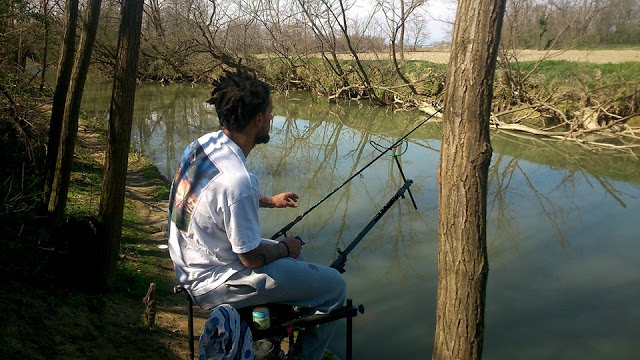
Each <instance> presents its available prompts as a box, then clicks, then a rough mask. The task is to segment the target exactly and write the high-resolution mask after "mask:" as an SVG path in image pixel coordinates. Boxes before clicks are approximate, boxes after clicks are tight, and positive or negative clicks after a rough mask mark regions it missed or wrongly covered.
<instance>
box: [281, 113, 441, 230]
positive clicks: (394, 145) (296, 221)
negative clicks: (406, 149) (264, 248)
mask: <svg viewBox="0 0 640 360" xmlns="http://www.w3.org/2000/svg"><path fill="white" fill-rule="evenodd" d="M440 111H442V108H440V109H438V110H436V111H435V112H434V113H433V114H431V115H429V117H427V118H426V119H424V120H423V121H422V122H420V123H419V124H418V125H416V126H415V127H414V128H413V129H411V131H409V132H408V133H406V134H405V135H404V136H403V137H401V138H400V139H398V141H396V142H395V143H393V144H392V145H391V146H389V147H387V148H386V149H385V150H384V151H381V152H380V154H379V155H378V156H376V157H375V158H374V159H373V160H371V161H369V163H368V164H366V165H365V166H363V167H362V169H360V170H358V171H357V172H356V173H355V174H353V175H351V177H349V178H348V179H347V180H345V181H344V182H343V183H342V184H341V185H340V186H338V187H337V188H335V189H333V191H331V192H330V193H328V194H327V195H325V196H324V197H323V198H322V199H320V201H318V202H317V203H315V204H314V205H313V206H312V207H310V208H309V210H307V211H305V212H304V213H302V214H301V215H298V216H296V218H295V219H293V220H292V221H291V222H290V223H288V224H287V225H285V226H284V227H283V228H282V229H280V230H279V231H278V232H277V233H275V234H273V235H272V236H271V238H270V239H271V240H275V239H277V238H279V237H280V236H282V235H286V233H287V231H289V230H290V229H291V228H292V227H293V226H294V225H295V224H297V223H298V222H300V220H302V219H303V218H304V217H305V216H307V214H309V213H310V212H311V211H313V209H315V208H316V207H318V205H320V204H322V203H323V202H324V201H325V200H327V199H328V198H329V197H330V196H331V195H333V194H335V193H336V192H337V191H338V190H340V189H341V188H342V187H343V186H345V185H346V184H347V183H348V182H349V181H351V180H353V179H354V178H355V177H356V176H358V175H360V173H362V172H363V171H364V170H365V169H366V168H368V167H369V166H371V164H373V163H374V162H376V161H377V160H378V159H380V158H381V157H382V156H383V155H384V154H386V153H387V152H388V151H389V150H391V149H393V148H395V147H397V146H398V144H400V143H401V142H402V141H403V140H404V139H406V138H407V137H409V135H411V134H412V133H413V132H414V131H416V130H418V128H419V127H420V126H422V125H424V124H425V123H426V122H427V121H429V120H430V119H431V118H432V117H434V116H436V114H437V113H439V112H440ZM396 161H397V159H396ZM397 164H398V166H400V163H399V162H397ZM400 173H401V174H402V178H403V180H404V181H405V182H406V181H407V179H406V178H405V177H404V173H403V172H402V168H400ZM411 199H412V200H413V195H411ZM413 203H414V207H415V201H414V202H413ZM416 208H417V207H416Z"/></svg>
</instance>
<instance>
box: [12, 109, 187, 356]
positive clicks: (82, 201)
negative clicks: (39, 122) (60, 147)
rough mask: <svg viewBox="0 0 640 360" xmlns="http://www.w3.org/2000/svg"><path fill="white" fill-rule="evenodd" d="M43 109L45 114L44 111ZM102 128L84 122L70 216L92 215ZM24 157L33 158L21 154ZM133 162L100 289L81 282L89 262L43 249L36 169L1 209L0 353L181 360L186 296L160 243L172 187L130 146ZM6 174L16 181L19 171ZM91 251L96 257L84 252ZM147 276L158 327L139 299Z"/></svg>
mask: <svg viewBox="0 0 640 360" xmlns="http://www.w3.org/2000/svg"><path fill="white" fill-rule="evenodd" d="M41 115H42V116H43V117H44V118H46V113H43V114H41ZM43 123H46V121H43ZM103 134H104V124H100V123H97V122H96V121H95V120H92V121H88V120H86V119H83V120H82V121H81V129H80V132H79V136H78V142H77V146H76V156H75V159H74V167H73V173H72V177H71V179H72V185H71V189H70V193H69V202H68V208H67V213H68V215H69V216H70V217H72V218H81V217H82V218H84V217H86V216H95V215H96V213H97V209H98V204H99V196H100V186H101V179H102V157H103V156H104V155H103V151H104V150H103V149H104V143H105V138H104V135H103ZM12 143H13V144H12ZM3 145H6V146H8V147H10V146H12V145H14V146H18V145H19V144H18V142H17V141H16V139H15V138H13V139H11V138H4V139H3ZM14 155H15V156H17V157H19V156H21V155H20V154H14ZM22 156H24V157H25V159H27V160H28V159H29V156H28V154H27V153H24V152H23V153H22ZM36 160H37V159H36ZM36 162H37V161H36ZM129 166H130V170H129V176H128V183H129V185H128V187H127V199H126V205H125V212H124V229H123V238H122V250H121V256H120V261H119V264H118V272H117V280H116V282H115V286H114V287H113V288H111V289H110V290H108V291H105V292H100V293H96V292H92V291H87V290H83V289H84V288H85V287H86V285H87V284H84V283H82V282H81V280H80V279H83V276H82V274H83V272H86V271H87V269H84V268H81V264H83V263H86V261H84V260H82V261H80V259H77V258H74V257H73V256H72V255H69V254H64V253H60V252H56V251H51V250H49V248H50V245H51V243H50V242H48V241H47V240H46V237H45V236H44V234H43V233H42V230H40V229H43V227H44V225H43V224H44V218H43V217H41V216H38V215H37V214H39V213H41V209H38V208H37V206H36V205H34V200H33V199H34V198H37V197H38V195H39V194H38V192H39V191H40V188H38V186H36V185H35V184H39V183H41V181H39V180H37V179H38V174H39V173H38V171H37V169H36V170H34V172H33V173H32V174H28V176H25V177H24V178H27V179H31V181H32V182H33V183H34V186H32V187H31V188H25V191H26V192H22V194H21V197H14V199H13V201H12V205H11V206H10V207H9V206H3V212H2V215H3V217H2V226H3V229H4V230H5V234H7V235H8V236H6V237H3V239H2V240H1V245H2V254H0V257H1V258H0V261H1V262H2V269H3V273H4V274H6V276H7V279H6V281H5V287H4V289H3V291H2V292H1V294H0V308H2V309H3V311H2V312H0V324H1V325H0V339H1V340H0V341H1V342H2V343H1V344H0V358H3V359H83V358H90V359H111V358H127V359H158V358H162V359H167V358H168V359H184V358H186V355H187V353H188V342H187V338H186V316H185V315H183V313H184V312H185V311H184V310H185V307H184V302H185V301H184V299H183V298H182V297H181V296H180V297H179V296H178V295H174V294H173V293H172V287H173V284H174V273H173V271H172V267H171V264H170V260H169V259H168V253H167V251H166V250H163V249H160V248H158V245H160V244H166V237H164V236H163V235H164V234H163V229H162V228H163V226H161V225H160V222H163V223H164V221H161V220H159V218H162V219H163V220H164V219H165V218H166V212H164V209H163V208H162V202H161V201H163V200H165V199H167V198H168V195H167V193H168V189H167V186H166V184H165V182H164V180H163V179H162V177H161V175H160V174H159V173H158V171H157V169H156V168H155V167H154V166H153V165H152V164H151V163H150V162H148V161H147V160H146V159H144V158H143V157H141V156H139V155H138V154H136V153H135V152H133V153H132V154H131V156H130V165H129ZM36 168H37V166H36ZM19 173H20V172H18V174H19ZM5 175H6V174H5ZM8 179H9V180H7V181H13V182H14V184H15V183H16V182H19V180H20V177H19V176H13V177H9V178H8ZM3 180H5V179H3ZM5 190H6V189H5ZM3 195H4V194H3ZM25 199H26V200H25ZM27 200H30V202H29V201H27ZM149 204H152V205H153V206H154V208H151V209H150V208H149V206H150V205H149ZM20 209H22V211H18V210H20ZM25 209H27V210H25ZM11 218H13V219H17V218H19V221H17V220H16V221H10V220H9V219H11ZM92 255H93V256H96V257H97V256H99V254H87V255H86V256H88V257H89V258H90V257H91V256H92ZM89 261H90V260H89ZM82 281H90V279H88V280H82ZM151 282H155V283H156V285H157V286H156V288H157V302H158V315H157V319H158V320H157V322H158V325H157V326H155V327H153V328H152V329H147V328H146V327H145V325H144V321H143V310H144V308H143V306H142V305H141V301H142V299H143V297H144V296H145V294H146V292H147V289H148V287H149V284H150V283H151ZM89 287H90V286H89Z"/></svg>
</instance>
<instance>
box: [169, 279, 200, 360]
mask: <svg viewBox="0 0 640 360" xmlns="http://www.w3.org/2000/svg"><path fill="white" fill-rule="evenodd" d="M173 292H174V293H175V294H178V293H185V294H186V295H187V302H188V303H189V305H188V308H187V322H188V333H189V334H188V336H189V358H190V359H191V360H194V359H195V356H196V352H195V348H194V346H193V299H191V295H189V292H188V291H187V289H185V288H184V287H183V286H182V285H176V286H174V287H173Z"/></svg>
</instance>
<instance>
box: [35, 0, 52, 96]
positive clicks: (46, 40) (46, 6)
mask: <svg viewBox="0 0 640 360" xmlns="http://www.w3.org/2000/svg"><path fill="white" fill-rule="evenodd" d="M42 17H43V22H44V49H43V51H42V72H41V73H40V85H39V86H38V92H40V93H42V90H43V89H44V82H45V79H46V77H47V56H48V55H49V30H50V29H51V19H50V18H49V1H48V0H42Z"/></svg>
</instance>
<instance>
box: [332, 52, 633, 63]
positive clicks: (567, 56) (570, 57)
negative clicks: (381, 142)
mask: <svg viewBox="0 0 640 360" xmlns="http://www.w3.org/2000/svg"><path fill="white" fill-rule="evenodd" d="M515 54H516V57H517V59H518V61H537V60H540V59H546V60H567V61H577V62H589V63H596V64H606V63H622V62H628V61H635V62H640V49H620V50H614V49H610V50H552V51H540V50H518V51H516V52H515ZM388 56H389V55H388V54H386V53H361V54H358V57H359V58H360V60H386V59H388ZM404 56H405V60H422V61H429V62H432V63H437V64H446V63H448V62H449V51H435V50H434V51H418V52H405V55H404ZM339 58H340V59H352V56H351V55H350V54H341V55H339Z"/></svg>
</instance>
